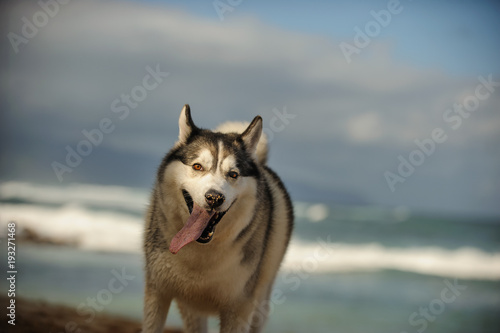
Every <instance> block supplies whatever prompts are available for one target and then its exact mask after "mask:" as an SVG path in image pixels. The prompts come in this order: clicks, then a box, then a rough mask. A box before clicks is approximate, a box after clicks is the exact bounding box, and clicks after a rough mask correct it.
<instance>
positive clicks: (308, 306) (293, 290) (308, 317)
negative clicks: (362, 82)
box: [0, 182, 500, 333]
mask: <svg viewBox="0 0 500 333" xmlns="http://www.w3.org/2000/svg"><path fill="white" fill-rule="evenodd" d="M148 195H149V191H148V190H147V189H146V190H145V189H132V188H124V187H117V186H96V185H85V184H73V185H69V186H66V187H49V186H40V185H35V184H30V183H20V182H9V183H3V184H0V237H2V244H4V245H2V253H5V252H6V251H5V250H6V249H5V248H6V246H5V242H4V241H3V237H5V234H6V230H7V228H6V225H7V223H8V222H11V221H15V222H16V224H17V228H18V232H21V230H22V229H23V228H30V229H32V230H35V231H36V232H37V233H39V234H40V235H42V236H45V237H51V238H58V239H65V240H71V241H73V242H74V243H76V244H77V246H76V247H61V246H40V245H34V244H27V243H19V244H18V246H17V264H18V268H19V273H18V281H17V283H18V285H17V287H18V295H19V296H23V297H27V298H31V299H43V300H48V301H53V302H59V303H64V304H67V305H69V306H71V307H74V308H75V311H76V312H77V313H78V314H79V315H81V316H82V317H89V318H90V314H91V313H92V311H94V312H100V311H106V312H111V313H116V314H121V315H124V316H129V317H133V318H136V319H140V318H141V316H142V296H143V275H142V274H143V273H142V266H143V261H142V255H141V253H140V247H141V238H142V223H143V220H142V219H143V218H142V216H143V214H144V210H145V208H146V205H147V200H148ZM294 206H295V213H296V216H297V219H296V225H295V231H294V235H293V239H292V243H291V246H290V248H289V251H288V253H287V256H286V258H285V261H284V263H283V265H282V270H281V272H280V275H279V276H278V278H277V280H276V283H275V286H274V296H275V297H274V298H273V300H272V302H271V303H270V309H271V312H272V314H271V318H270V320H269V322H268V325H267V326H266V332H283V333H285V332H340V333H345V332H372V333H378V332H380V333H385V332H396V333H402V332H407V333H410V332H419V333H422V332H436V333H437V332H499V331H500V316H499V314H500V220H495V219H477V218H471V217H469V218H449V217H443V216H422V215H415V214H414V213H412V212H411V211H409V210H408V209H407V208H405V207H396V208H393V209H386V208H381V207H367V206H365V207H343V206H337V205H334V204H324V203H321V204H320V203H298V202H297V203H294ZM5 262H6V259H5V258H4V255H3V256H2V264H1V266H2V267H4V263H5ZM117 275H119V276H122V277H123V276H124V277H125V278H122V279H121V280H123V282H122V283H121V284H119V285H115V286H114V287H116V288H111V289H112V290H113V291H117V289H119V290H120V291H119V292H113V293H111V292H110V290H111V289H110V285H109V284H110V281H112V280H113V279H116V276H117ZM121 280H119V281H121ZM115 283H117V282H116V281H115ZM4 287H6V282H5V281H3V280H2V281H1V288H2V290H6V289H4ZM118 287H120V288H118ZM92 300H96V301H97V305H95V304H94V306H91V302H92ZM167 325H168V326H181V321H180V318H179V315H178V313H177V311H176V309H175V308H174V309H173V311H172V312H171V313H170V314H169V318H168V319H167ZM210 326H211V328H212V330H214V331H215V332H216V331H217V330H216V329H217V321H216V320H215V319H214V320H211V322H210Z"/></svg>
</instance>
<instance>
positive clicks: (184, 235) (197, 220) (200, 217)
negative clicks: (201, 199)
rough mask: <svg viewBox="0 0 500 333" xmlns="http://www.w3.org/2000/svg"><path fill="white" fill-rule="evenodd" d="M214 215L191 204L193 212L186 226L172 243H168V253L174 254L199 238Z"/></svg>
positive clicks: (213, 212)
mask: <svg viewBox="0 0 500 333" xmlns="http://www.w3.org/2000/svg"><path fill="white" fill-rule="evenodd" d="M214 214H215V211H212V212H211V213H209V212H207V211H206V210H205V209H203V208H201V207H200V206H198V205H197V204H196V203H193V211H192V212H191V215H190V216H189V218H188V220H187V221H186V224H184V227H183V228H182V229H181V231H179V232H178V233H177V235H175V237H174V238H173V239H172V242H170V252H172V253H173V254H176V253H177V252H179V250H180V249H182V248H183V247H184V246H185V245H187V244H189V243H191V242H192V241H194V240H197V239H198V238H200V236H201V234H202V233H203V230H205V228H206V227H207V225H208V222H210V219H211V218H212V216H214Z"/></svg>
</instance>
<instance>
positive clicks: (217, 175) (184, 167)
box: [168, 105, 262, 254]
mask: <svg viewBox="0 0 500 333" xmlns="http://www.w3.org/2000/svg"><path fill="white" fill-rule="evenodd" d="M261 135H262V118H261V117H260V116H257V117H255V118H254V120H253V121H252V122H251V123H250V124H249V125H248V127H246V129H245V130H244V131H242V132H238V129H235V131H234V132H229V133H222V132H213V131H210V130H206V129H201V128H198V127H197V126H196V125H195V124H194V122H193V119H192V118H191V112H190V108H189V105H185V106H184V108H183V109H182V112H181V115H180V117H179V140H178V141H177V143H176V145H175V146H174V149H173V151H172V152H171V154H170V156H169V160H171V161H172V163H175V167H174V168H173V170H172V172H173V174H171V175H170V176H172V177H173V178H174V179H175V185H176V186H174V187H173V188H169V189H168V190H169V191H177V192H178V193H173V195H174V196H176V197H179V196H182V198H183V199H184V200H183V201H184V207H182V208H181V207H179V209H184V210H186V211H188V212H189V217H188V218H187V221H184V227H183V228H182V229H181V230H180V231H179V232H178V233H177V234H176V236H175V237H174V239H173V240H172V242H171V244H170V251H171V252H172V253H174V254H175V253H177V252H178V251H179V250H180V249H181V248H182V247H183V246H185V245H187V244H188V243H190V242H192V241H194V240H196V241H198V242H199V243H208V242H210V241H211V240H212V238H213V236H214V232H215V227H216V225H217V224H218V223H219V222H220V220H221V219H222V218H223V217H224V215H225V214H226V213H227V212H228V211H229V210H230V209H231V208H232V207H233V205H234V203H235V202H236V201H237V200H239V199H242V198H244V197H245V196H247V195H248V194H249V193H250V192H253V193H255V191H256V187H257V178H258V177H259V169H258V167H257V163H259V162H258V158H257V155H256V151H257V145H258V143H259V140H260V138H261Z"/></svg>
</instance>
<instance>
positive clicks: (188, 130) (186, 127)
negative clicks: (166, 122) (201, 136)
mask: <svg viewBox="0 0 500 333" xmlns="http://www.w3.org/2000/svg"><path fill="white" fill-rule="evenodd" d="M197 130H198V128H197V127H196V125H195V124H194V122H193V118H191V108H190V107H189V104H186V105H184V107H183V108H182V111H181V115H180V117H179V141H178V143H185V142H186V141H187V139H188V138H189V136H190V135H191V134H192V133H193V132H195V131H197Z"/></svg>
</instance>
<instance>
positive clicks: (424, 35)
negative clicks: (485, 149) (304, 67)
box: [149, 0, 500, 76]
mask: <svg viewBox="0 0 500 333" xmlns="http://www.w3.org/2000/svg"><path fill="white" fill-rule="evenodd" d="M149 2H150V3H155V4H159V5H160V6H167V5H168V6H175V7H178V8H182V9H183V10H186V11H188V12H190V13H193V14H195V15H199V16H202V17H204V18H208V19H213V20H214V21H220V20H219V17H218V15H217V13H216V10H215V9H214V6H213V1H210V0H196V1H183V0H179V1H160V0H150V1H149ZM222 2H224V3H228V2H227V1H222ZM235 3H236V2H235ZM387 3H388V1H366V0H365V1H348V0H341V1H319V0H315V1H263V0H243V1H241V2H240V4H239V5H238V6H234V7H233V8H234V10H233V11H232V12H227V13H226V14H225V15H224V17H225V19H227V20H237V19H238V18H239V17H241V16H252V17H256V18H258V19H259V20H262V21H263V22H266V23H269V24H272V25H275V26H278V27H281V28H283V29H287V30H291V31H297V32H302V33H308V34H316V35H324V36H327V37H331V38H332V39H335V40H338V39H341V40H345V41H351V40H352V38H353V37H354V34H355V33H354V30H353V29H354V27H355V26H359V27H360V28H362V27H363V26H364V25H365V24H366V23H367V22H369V21H371V20H373V17H372V16H371V15H370V12H371V11H372V10H373V11H375V12H378V11H380V10H383V9H387ZM399 3H400V7H401V8H403V10H402V12H401V13H399V14H397V15H394V16H393V17H392V18H391V23H390V24H389V25H388V26H387V27H385V28H383V29H382V31H381V33H380V35H379V36H377V37H376V39H379V40H387V41H389V42H391V43H392V44H393V53H392V55H393V56H394V60H395V61H403V62H408V63H411V64H412V65H414V66H416V67H423V68H432V69H439V70H446V71H449V72H450V73H453V74H455V75H459V76H464V75H473V76H474V75H479V74H484V73H490V72H491V71H494V72H497V73H498V72H500V62H499V61H498V60H497V59H498V58H499V57H500V38H498V31H500V19H499V18H500V4H499V3H498V2H496V1H464V0H462V1H451V0H444V1H432V0H401V1H400V2H399ZM221 23H222V22H221Z"/></svg>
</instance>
